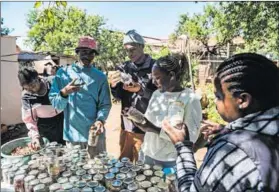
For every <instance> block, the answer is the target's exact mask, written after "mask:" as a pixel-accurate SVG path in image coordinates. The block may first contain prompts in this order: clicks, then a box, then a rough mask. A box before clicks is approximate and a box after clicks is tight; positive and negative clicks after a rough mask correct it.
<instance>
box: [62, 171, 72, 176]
mask: <svg viewBox="0 0 279 192" xmlns="http://www.w3.org/2000/svg"><path fill="white" fill-rule="evenodd" d="M71 176H72V172H71V171H64V172H63V173H62V177H68V178H69V177H71Z"/></svg>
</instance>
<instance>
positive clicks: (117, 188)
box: [111, 180, 122, 191]
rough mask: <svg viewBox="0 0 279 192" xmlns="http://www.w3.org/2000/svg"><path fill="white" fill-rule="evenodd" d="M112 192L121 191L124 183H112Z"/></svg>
mask: <svg viewBox="0 0 279 192" xmlns="http://www.w3.org/2000/svg"><path fill="white" fill-rule="evenodd" d="M111 187H112V190H111V191H120V190H121V187H122V181H120V180H114V181H112V183H111Z"/></svg>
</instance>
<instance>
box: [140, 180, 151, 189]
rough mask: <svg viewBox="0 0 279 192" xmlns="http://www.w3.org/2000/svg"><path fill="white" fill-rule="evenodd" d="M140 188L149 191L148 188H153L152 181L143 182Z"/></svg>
mask: <svg viewBox="0 0 279 192" xmlns="http://www.w3.org/2000/svg"><path fill="white" fill-rule="evenodd" d="M140 186H141V187H142V188H144V189H147V188H149V187H151V186H152V184H151V182H150V181H142V182H140Z"/></svg>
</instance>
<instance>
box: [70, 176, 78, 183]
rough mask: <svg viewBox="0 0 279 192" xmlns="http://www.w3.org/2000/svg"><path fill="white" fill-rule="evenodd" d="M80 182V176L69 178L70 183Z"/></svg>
mask: <svg viewBox="0 0 279 192" xmlns="http://www.w3.org/2000/svg"><path fill="white" fill-rule="evenodd" d="M79 180H80V176H71V177H70V178H69V181H70V183H72V184H75V183H76V182H78V181H79Z"/></svg>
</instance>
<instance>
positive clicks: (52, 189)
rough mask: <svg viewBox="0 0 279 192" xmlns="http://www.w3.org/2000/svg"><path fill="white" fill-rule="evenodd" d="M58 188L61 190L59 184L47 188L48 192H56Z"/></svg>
mask: <svg viewBox="0 0 279 192" xmlns="http://www.w3.org/2000/svg"><path fill="white" fill-rule="evenodd" d="M60 188H61V184H59V183H53V184H52V185H50V186H49V190H51V191H56V190H58V189H60Z"/></svg>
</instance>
